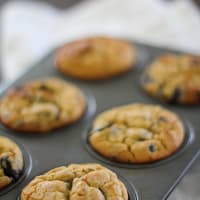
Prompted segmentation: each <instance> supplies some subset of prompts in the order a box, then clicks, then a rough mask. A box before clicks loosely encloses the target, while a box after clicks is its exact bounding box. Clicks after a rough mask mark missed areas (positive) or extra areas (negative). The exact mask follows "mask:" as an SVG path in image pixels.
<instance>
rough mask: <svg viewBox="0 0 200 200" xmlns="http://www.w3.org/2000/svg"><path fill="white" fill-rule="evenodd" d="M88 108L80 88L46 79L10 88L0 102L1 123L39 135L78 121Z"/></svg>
mask: <svg viewBox="0 0 200 200" xmlns="http://www.w3.org/2000/svg"><path fill="white" fill-rule="evenodd" d="M85 108H86V100H85V97H84V95H83V93H82V92H81V91H80V90H79V89H78V88H77V87H75V86H74V85H72V84H70V83H67V82H65V81H63V80H60V79H57V78H47V79H43V80H36V81H32V82H29V83H26V84H24V85H22V86H20V87H16V88H14V89H11V90H10V91H9V92H8V93H7V95H6V96H5V97H4V98H3V99H2V101H1V103H0V120H1V122H2V123H3V124H4V125H6V126H7V127H9V128H11V129H14V130H17V131H25V132H34V133H40V132H47V131H50V130H52V129H55V128H59V127H62V126H65V125H68V124H71V123H72V122H75V121H77V120H78V119H79V118H80V117H81V116H82V115H83V113H84V111H85Z"/></svg>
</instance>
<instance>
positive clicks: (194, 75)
mask: <svg viewBox="0 0 200 200" xmlns="http://www.w3.org/2000/svg"><path fill="white" fill-rule="evenodd" d="M143 87H144V89H145V90H146V91H147V92H148V93H149V94H150V95H152V96H154V97H156V98H158V99H161V100H163V101H167V102H169V103H179V104H199V103H200V56H192V55H173V54H165V55H162V56H161V57H159V58H157V59H156V60H155V61H154V62H153V63H152V64H151V65H150V66H149V67H148V68H147V69H146V70H145V72H144V74H143Z"/></svg>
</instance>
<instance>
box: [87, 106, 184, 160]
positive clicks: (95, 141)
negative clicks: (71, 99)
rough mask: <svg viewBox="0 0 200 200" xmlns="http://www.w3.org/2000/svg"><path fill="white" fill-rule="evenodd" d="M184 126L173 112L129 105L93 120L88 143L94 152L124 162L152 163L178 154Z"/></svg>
mask: <svg viewBox="0 0 200 200" xmlns="http://www.w3.org/2000/svg"><path fill="white" fill-rule="evenodd" d="M183 140H184V127H183V124H182V123H181V121H180V120H179V118H178V116H176V115H175V114H174V113H172V112H170V111H168V110H166V109H164V108H162V107H159V106H153V105H145V104H130V105H124V106H120V107H116V108H113V109H110V110H108V111H105V112H103V113H102V114H100V115H99V116H97V118H96V119H95V120H94V122H93V125H92V129H91V131H90V136H89V142H90V144H91V146H92V147H93V149H94V150H95V151H97V152H98V153H99V154H101V155H102V156H103V157H106V158H108V159H111V160H115V161H118V162H122V163H149V162H153V161H156V160H160V159H163V158H165V157H167V156H169V155H171V154H172V153H173V152H175V151H176V150H177V149H178V148H179V147H180V146H181V144H182V143H183Z"/></svg>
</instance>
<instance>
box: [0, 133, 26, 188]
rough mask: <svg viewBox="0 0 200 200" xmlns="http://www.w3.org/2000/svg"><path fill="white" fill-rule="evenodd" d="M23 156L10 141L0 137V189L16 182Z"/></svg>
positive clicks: (20, 172) (21, 169)
mask: <svg viewBox="0 0 200 200" xmlns="http://www.w3.org/2000/svg"><path fill="white" fill-rule="evenodd" d="M23 166H24V163H23V156H22V152H21V150H20V149H19V147H18V146H17V145H16V144H15V143H14V142H13V141H11V140H10V139H8V138H6V137H3V136H0V189H2V188H4V187H6V186H8V185H9V184H11V183H12V182H15V181H17V180H18V179H19V178H20V176H21V175H22V172H23Z"/></svg>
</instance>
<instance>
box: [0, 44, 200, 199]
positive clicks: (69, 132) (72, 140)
mask: <svg viewBox="0 0 200 200" xmlns="http://www.w3.org/2000/svg"><path fill="white" fill-rule="evenodd" d="M135 46H136V50H137V64H136V66H135V68H134V69H133V70H132V71H130V72H129V73H126V74H124V75H122V76H119V77H116V78H113V79H109V80H103V81H93V82H92V81H88V82H87V81H80V80H75V79H72V78H70V77H66V76H64V75H62V74H60V73H59V72H58V71H57V70H56V69H55V67H54V55H55V51H56V50H55V51H53V52H51V53H50V54H49V55H47V56H46V57H45V58H44V59H42V60H41V61H40V62H39V63H38V64H37V65H35V66H34V67H33V68H31V69H30V70H29V71H27V72H26V73H25V74H24V75H22V76H21V77H20V78H19V79H18V80H16V81H15V82H14V83H12V84H10V85H9V86H8V87H6V88H3V89H2V91H1V97H2V96H3V95H4V94H5V92H6V91H7V89H9V88H10V87H13V86H16V85H20V84H21V83H24V82H26V81H30V80H34V79H40V78H44V77H48V76H56V77H58V78H62V79H64V80H67V81H70V82H72V83H74V84H75V85H77V86H78V87H79V88H80V89H81V90H82V91H83V92H84V94H85V95H86V97H87V100H88V108H87V111H86V113H85V115H84V116H83V117H82V119H80V120H79V121H78V122H76V123H74V124H72V125H70V126H68V127H64V128H61V129H57V130H55V131H52V132H50V133H48V134H43V135H42V134H25V133H20V132H13V131H11V130H9V129H7V128H6V127H4V126H3V125H0V131H1V133H0V134H2V135H5V136H7V137H9V138H11V139H13V140H14V141H16V142H17V143H18V142H19V143H20V144H23V146H21V145H20V144H19V146H20V147H21V149H22V151H23V153H24V160H25V170H24V174H23V176H22V177H21V179H20V180H18V182H16V183H14V184H12V185H10V186H9V187H7V188H5V189H3V190H1V191H0V199H3V200H11V199H13V200H14V199H18V197H19V195H20V192H21V190H22V189H23V187H24V186H25V185H26V184H27V183H28V182H29V181H30V180H31V179H32V178H33V177H34V176H36V175H39V174H42V173H43V172H46V171H48V170H49V169H52V168H55V167H58V166H62V165H67V164H71V163H90V162H91V163H99V164H102V165H104V166H105V167H107V168H109V169H111V170H113V171H114V172H116V173H117V174H118V176H119V178H120V179H121V180H122V181H123V182H124V183H125V185H126V186H127V189H128V192H129V200H164V199H167V197H168V196H169V194H170V193H171V191H172V190H173V189H174V187H175V186H176V185H177V184H178V182H179V181H180V180H181V178H182V177H183V175H184V174H185V172H186V171H187V170H188V169H189V167H190V166H191V164H192V163H193V162H194V160H195V159H196V158H197V156H198V155H199V154H200V151H199V147H200V132H199V131H200V124H199V119H198V117H199V116H200V107H199V106H198V105H197V106H180V105H169V104H165V103H162V102H160V101H158V100H156V99H154V98H152V97H150V96H148V95H147V94H146V93H145V92H144V91H143V89H142V87H141V78H140V77H141V72H142V69H143V68H144V67H145V66H147V65H148V64H149V63H151V62H152V60H153V59H154V58H155V57H157V56H159V55H160V54H162V53H166V52H171V53H179V52H176V51H172V50H169V49H164V48H158V47H152V46H148V45H143V44H137V43H136V44H135ZM133 102H141V103H150V104H160V105H162V106H164V107H165V108H167V109H169V110H172V111H174V112H175V113H177V114H178V115H179V116H180V117H181V119H183V122H184V125H185V129H186V139H185V141H184V144H183V145H182V147H181V148H180V149H179V150H178V151H177V152H176V153H175V154H174V155H172V156H170V157H168V158H166V159H164V160H161V161H157V162H154V163H151V164H143V165H142V164H140V165H137V164H133V165H132V164H120V163H116V162H112V161H110V160H107V159H105V158H102V157H101V156H100V155H98V154H97V153H96V152H94V151H93V150H92V149H91V147H90V146H89V144H88V140H87V137H88V130H89V129H90V127H91V124H92V120H93V119H94V117H95V116H96V115H98V114H99V113H101V112H102V111H104V110H107V109H109V108H111V107H115V106H118V105H123V104H128V103H133Z"/></svg>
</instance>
